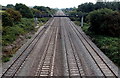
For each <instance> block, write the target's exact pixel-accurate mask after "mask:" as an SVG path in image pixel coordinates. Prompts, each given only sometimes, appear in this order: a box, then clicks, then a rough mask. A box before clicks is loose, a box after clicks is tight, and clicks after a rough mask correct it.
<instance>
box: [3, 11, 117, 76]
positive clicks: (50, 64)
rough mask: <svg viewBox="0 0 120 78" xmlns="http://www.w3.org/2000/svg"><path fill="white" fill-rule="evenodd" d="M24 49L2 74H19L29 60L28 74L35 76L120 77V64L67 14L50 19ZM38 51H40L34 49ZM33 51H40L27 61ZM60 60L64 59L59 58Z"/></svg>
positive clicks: (60, 13) (59, 13)
mask: <svg viewBox="0 0 120 78" xmlns="http://www.w3.org/2000/svg"><path fill="white" fill-rule="evenodd" d="M56 15H64V13H63V12H61V11H60V12H59V11H58V12H57V13H56ZM38 44H39V45H38ZM35 47H37V48H35ZM36 49H37V50H36ZM20 51H21V53H20V55H19V56H18V57H17V58H16V59H15V60H14V61H13V63H12V64H11V65H10V66H9V67H8V69H7V70H5V72H4V73H3V75H2V77H5V76H11V77H14V76H19V73H20V71H21V72H24V71H25V70H26V68H25V67H24V65H26V67H27V65H29V64H32V65H30V68H29V67H28V68H29V69H28V70H27V71H30V72H29V74H28V75H31V74H32V76H47V77H48V76H66V77H69V78H71V77H80V78H81V77H85V76H96V77H99V76H101V77H105V78H107V77H110V76H111V77H114V78H117V76H118V68H117V67H116V66H115V65H114V64H113V63H112V61H110V60H109V59H108V58H107V57H106V56H105V55H104V54H103V53H102V52H101V51H100V50H99V49H98V48H97V47H96V46H95V44H94V43H92V41H91V40H90V39H89V38H88V37H87V36H86V35H85V33H84V32H83V31H82V30H81V29H80V28H78V27H77V26H76V25H75V24H74V23H73V22H71V21H70V19H69V18H66V17H54V18H52V19H50V20H49V21H48V22H47V23H46V24H45V25H44V27H43V28H41V29H39V30H38V32H37V33H36V34H35V36H34V37H33V38H32V39H31V40H30V41H29V42H28V43H27V45H24V46H23V49H21V50H20ZM34 51H35V52H36V53H33V52H34ZM59 52H60V53H59ZM32 53H33V56H34V55H36V56H35V57H34V60H32V61H31V60H30V59H28V60H27V61H26V59H27V58H31V59H32V56H31V55H32ZM58 56H60V57H58ZM59 60H61V61H60V62H61V63H59V62H57V61H59ZM28 61H29V63H28ZM30 61H31V63H30ZM33 61H37V62H33ZM56 62H57V63H59V64H60V65H59V64H56ZM27 63H28V64H27ZM34 63H36V64H35V65H34ZM23 67H24V68H23ZM60 69H62V70H60ZM56 73H57V74H56ZM60 73H63V74H60Z"/></svg>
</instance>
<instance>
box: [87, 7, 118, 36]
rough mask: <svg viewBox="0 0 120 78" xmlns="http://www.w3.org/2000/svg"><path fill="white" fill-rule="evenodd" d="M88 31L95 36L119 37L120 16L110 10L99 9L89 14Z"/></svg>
mask: <svg viewBox="0 0 120 78" xmlns="http://www.w3.org/2000/svg"><path fill="white" fill-rule="evenodd" d="M87 17H88V18H89V20H90V24H91V25H90V28H89V29H90V30H91V31H93V32H95V33H97V34H103V35H104V34H105V35H110V36H120V14H119V13H118V12H116V11H112V10H110V9H106V8H105V9H100V10H95V11H92V12H91V13H89V15H88V16H87Z"/></svg>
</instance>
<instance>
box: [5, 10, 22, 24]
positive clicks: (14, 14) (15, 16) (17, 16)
mask: <svg viewBox="0 0 120 78" xmlns="http://www.w3.org/2000/svg"><path fill="white" fill-rule="evenodd" d="M6 12H8V13H9V14H10V16H11V18H13V21H14V22H18V21H20V20H21V17H22V16H21V14H20V12H19V11H15V10H14V9H12V8H9V9H7V10H6Z"/></svg>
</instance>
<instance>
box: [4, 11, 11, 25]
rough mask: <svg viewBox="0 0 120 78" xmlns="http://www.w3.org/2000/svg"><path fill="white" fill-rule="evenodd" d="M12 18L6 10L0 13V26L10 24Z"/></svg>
mask: <svg viewBox="0 0 120 78" xmlns="http://www.w3.org/2000/svg"><path fill="white" fill-rule="evenodd" d="M12 25H13V18H11V16H10V14H9V13H7V12H3V13H2V26H12Z"/></svg>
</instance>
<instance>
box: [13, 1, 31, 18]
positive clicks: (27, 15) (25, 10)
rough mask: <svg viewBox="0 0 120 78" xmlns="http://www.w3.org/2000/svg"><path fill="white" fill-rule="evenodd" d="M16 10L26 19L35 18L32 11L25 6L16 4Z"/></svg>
mask: <svg viewBox="0 0 120 78" xmlns="http://www.w3.org/2000/svg"><path fill="white" fill-rule="evenodd" d="M15 9H16V10H18V11H19V12H20V13H21V14H22V17H25V18H33V13H32V11H31V10H30V8H29V7H27V6H26V5H25V4H21V3H20V4H18V3H17V4H16V5H15Z"/></svg>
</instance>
